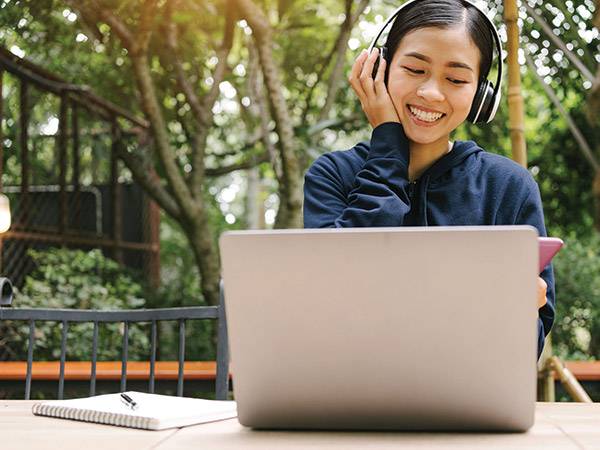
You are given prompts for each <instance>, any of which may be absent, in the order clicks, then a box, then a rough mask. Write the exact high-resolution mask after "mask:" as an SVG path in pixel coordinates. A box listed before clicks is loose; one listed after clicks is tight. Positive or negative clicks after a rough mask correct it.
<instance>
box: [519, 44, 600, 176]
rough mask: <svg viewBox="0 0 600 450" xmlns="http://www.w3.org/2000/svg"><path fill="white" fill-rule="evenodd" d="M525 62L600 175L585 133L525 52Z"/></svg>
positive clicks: (599, 167) (586, 157)
mask: <svg viewBox="0 0 600 450" xmlns="http://www.w3.org/2000/svg"><path fill="white" fill-rule="evenodd" d="M525 60H526V61H527V66H528V67H529V70H531V72H532V73H533V74H534V75H535V77H536V78H537V80H538V81H539V83H540V84H541V85H542V87H543V88H544V90H545V91H546V94H547V95H548V97H549V98H550V100H551V101H552V103H554V106H556V108H557V109H558V110H559V112H560V113H561V115H562V116H563V117H564V118H565V120H566V121H567V125H568V126H569V129H570V130H571V133H572V134H573V137H574V138H575V140H576V141H577V143H578V144H579V148H580V149H581V151H582V152H583V155H584V156H585V159H587V160H588V162H589V163H590V165H591V166H592V168H593V169H594V170H595V171H596V173H600V164H598V161H597V160H596V158H595V156H594V153H593V151H592V149H591V147H590V146H589V144H588V143H587V141H586V140H585V137H584V136H583V133H581V131H580V130H579V128H578V127H577V125H576V124H575V122H574V121H573V119H571V116H570V115H569V113H568V112H567V111H566V110H565V108H564V107H563V105H562V103H561V102H560V100H559V99H558V97H557V96H556V94H555V93H554V91H553V90H552V89H551V88H550V86H548V85H547V84H546V83H545V82H544V80H543V79H542V77H540V76H539V75H538V73H537V70H536V67H535V63H534V62H533V59H532V58H531V55H530V54H529V53H528V52H525Z"/></svg>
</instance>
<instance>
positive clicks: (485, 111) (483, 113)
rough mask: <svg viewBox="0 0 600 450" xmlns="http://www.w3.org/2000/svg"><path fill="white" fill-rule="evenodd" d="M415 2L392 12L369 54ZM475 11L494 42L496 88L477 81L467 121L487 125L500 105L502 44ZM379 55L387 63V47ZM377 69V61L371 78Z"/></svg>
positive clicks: (490, 26)
mask: <svg viewBox="0 0 600 450" xmlns="http://www.w3.org/2000/svg"><path fill="white" fill-rule="evenodd" d="M417 1H420V0H409V1H407V2H406V3H404V4H402V5H401V6H400V7H399V8H398V9H396V11H394V13H393V14H392V15H391V16H390V17H389V18H388V19H387V20H386V21H385V22H384V23H383V25H382V26H381V28H380V30H379V33H377V35H376V36H375V39H373V42H371V45H369V53H370V52H371V51H372V50H373V48H374V47H375V45H376V44H377V41H378V40H379V37H380V36H381V35H382V34H383V32H384V31H385V29H386V28H387V27H388V25H390V23H391V22H392V21H393V20H394V19H395V18H396V17H397V16H398V15H399V14H400V12H401V11H402V10H403V9H404V8H405V7H407V6H408V5H410V4H411V3H415V2H417ZM461 1H462V2H463V3H468V4H469V5H471V6H475V5H473V4H472V3H470V2H468V1H467V0H461ZM475 9H476V10H477V11H479V13H480V14H481V15H482V16H483V17H484V18H485V20H486V23H487V24H488V26H489V29H490V31H491V32H492V37H493V39H494V42H495V43H496V51H497V53H498V78H497V79H496V87H494V85H493V84H492V82H491V81H489V80H487V79H481V80H479V83H478V84H477V92H476V93H475V98H474V99H473V104H472V105H471V110H470V111H469V115H468V116H467V120H468V121H469V122H472V123H488V122H491V120H492V119H493V118H494V116H495V115H496V111H497V110H498V105H499V104H500V86H502V42H501V41H500V36H498V30H497V29H496V27H495V25H494V23H493V22H492V21H491V20H490V19H489V17H488V16H486V15H485V13H484V12H483V11H481V10H480V9H479V8H477V7H476V6H475ZM379 55H380V58H385V60H386V61H388V62H389V59H388V58H389V57H390V55H389V54H388V49H387V47H383V48H380V49H379ZM378 67H379V60H378V61H376V62H375V66H374V67H373V77H375V74H376V73H377V68H378Z"/></svg>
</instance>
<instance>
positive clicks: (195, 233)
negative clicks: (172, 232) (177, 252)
mask: <svg viewBox="0 0 600 450" xmlns="http://www.w3.org/2000/svg"><path fill="white" fill-rule="evenodd" d="M183 231H184V232H185V234H186V235H187V237H188V239H189V241H190V245H191V249H192V251H193V252H194V257H195V258H196V263H197V264H198V268H199V269H200V277H201V280H200V286H201V288H202V294H203V295H204V300H205V301H206V302H207V303H208V304H210V305H218V304H219V283H220V281H221V267H220V264H219V260H220V259H219V254H218V252H217V247H216V244H215V241H214V238H213V236H212V233H210V230H209V229H208V220H207V217H206V214H205V212H204V211H203V210H202V211H201V212H200V213H199V214H198V215H197V216H196V219H195V221H187V220H185V221H184V223H183Z"/></svg>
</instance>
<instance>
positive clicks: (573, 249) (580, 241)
mask: <svg viewBox="0 0 600 450" xmlns="http://www.w3.org/2000/svg"><path fill="white" fill-rule="evenodd" d="M554 273H555V276H556V297H557V303H556V323H555V326H554V328H553V330H552V342H553V344H554V349H555V352H556V353H557V354H559V355H561V356H562V357H563V358H565V359H600V234H598V233H594V234H592V235H590V236H588V237H584V238H577V237H575V236H570V237H568V238H566V239H565V245H564V247H563V249H562V250H561V251H560V252H559V253H558V255H556V257H555V258H554Z"/></svg>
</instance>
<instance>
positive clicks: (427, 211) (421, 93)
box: [304, 0, 554, 354]
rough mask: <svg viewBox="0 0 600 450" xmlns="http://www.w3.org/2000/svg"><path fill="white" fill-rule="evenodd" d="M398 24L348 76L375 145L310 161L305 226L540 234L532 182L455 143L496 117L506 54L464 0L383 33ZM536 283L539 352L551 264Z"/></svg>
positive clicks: (441, 4) (469, 145) (400, 16)
mask: <svg viewBox="0 0 600 450" xmlns="http://www.w3.org/2000/svg"><path fill="white" fill-rule="evenodd" d="M392 20H393V24H392V26H391V30H390V32H389V34H388V38H387V43H386V46H385V47H384V49H382V51H381V52H380V51H379V49H378V48H376V47H375V42H376V41H377V39H378V38H379V35H381V32H380V34H379V35H378V36H377V37H376V38H375V40H374V42H373V43H372V44H371V48H373V51H371V52H369V51H367V50H364V51H363V52H362V53H361V54H360V55H359V56H358V58H357V59H356V61H355V63H354V66H353V67H352V71H351V73H350V77H349V81H350V84H351V86H352V88H353V89H354V91H355V92H356V95H357V96H358V98H359V100H360V102H361V105H362V108H363V110H364V112H365V114H366V117H367V119H368V120H369V122H370V124H371V126H372V127H373V133H372V136H371V140H370V142H361V143H359V144H357V145H356V146H355V147H353V148H352V149H350V150H347V151H341V152H333V153H327V154H324V155H322V156H321V157H320V158H318V159H317V160H316V161H315V162H314V163H313V165H312V166H311V167H310V169H309V170H308V172H307V173H306V176H305V184H304V194H305V196H304V225H305V227H307V228H323V227H390V226H415V225H417V226H430V225H516V224H520V225H523V224H528V225H532V226H534V227H536V228H537V230H538V231H539V234H540V235H541V236H545V235H546V230H545V225H544V215H543V211H542V204H541V198H540V194H539V189H538V186H537V184H536V183H535V181H534V180H533V177H532V176H531V174H530V173H529V172H528V171H527V170H526V169H525V168H523V167H522V166H520V165H519V164H517V163H515V162H514V161H511V160H509V159H507V158H504V157H501V156H498V155H495V154H491V153H486V152H485V151H484V150H483V149H482V148H480V147H478V146H477V144H475V143H474V142H472V141H468V142H461V141H452V140H451V138H450V136H451V134H452V133H453V132H454V130H455V129H456V128H457V127H458V126H459V125H460V124H461V123H463V122H464V121H466V120H469V121H471V122H473V123H480V122H489V121H490V120H492V118H493V117H494V114H495V111H496V108H497V106H498V102H499V96H500V85H501V73H502V66H501V61H500V59H498V60H497V64H498V68H499V70H498V79H497V81H496V87H495V88H494V86H493V84H492V83H491V82H490V81H488V80H487V75H488V73H489V71H490V67H491V65H492V62H493V56H494V50H495V53H496V54H497V55H499V57H500V58H501V54H502V49H501V43H500V39H499V37H498V33H497V30H496V29H495V27H494V25H493V23H492V22H491V21H490V19H489V18H488V17H487V16H486V15H485V14H484V13H483V12H482V11H480V10H479V9H477V8H476V7H475V6H474V5H473V4H471V3H470V2H468V1H466V0H411V1H409V2H406V3H404V4H403V5H402V6H401V7H400V8H398V10H396V12H395V13H394V14H393V15H392V17H390V19H388V20H387V21H386V22H385V24H384V26H383V27H382V31H383V29H384V28H385V27H386V26H387V25H388V24H389V23H391V22H392ZM494 43H495V46H494ZM380 53H382V54H384V56H383V57H380ZM538 285H539V292H538V294H539V295H538V307H539V321H538V330H539V333H538V349H539V354H541V351H542V348H543V345H544V337H545V335H546V334H548V332H549V331H550V328H551V326H552V324H553V322H554V275H553V271H552V265H548V266H547V267H546V268H545V269H544V271H543V272H542V274H541V278H540V279H539V283H538ZM398 289H402V287H401V286H399V287H398ZM490 289H493V286H490Z"/></svg>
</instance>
